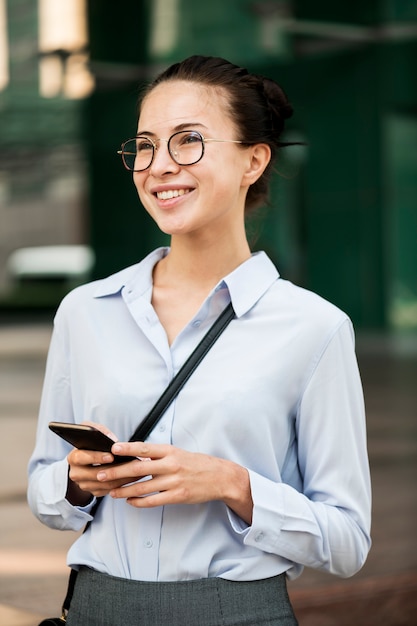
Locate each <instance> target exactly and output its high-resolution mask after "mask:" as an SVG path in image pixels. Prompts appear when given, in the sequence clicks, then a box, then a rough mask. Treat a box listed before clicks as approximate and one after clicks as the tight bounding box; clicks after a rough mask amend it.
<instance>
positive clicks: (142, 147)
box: [136, 139, 153, 152]
mask: <svg viewBox="0 0 417 626" xmlns="http://www.w3.org/2000/svg"><path fill="white" fill-rule="evenodd" d="M136 150H137V152H146V151H149V150H153V144H152V142H150V141H149V140H147V139H140V140H137V141H136Z"/></svg>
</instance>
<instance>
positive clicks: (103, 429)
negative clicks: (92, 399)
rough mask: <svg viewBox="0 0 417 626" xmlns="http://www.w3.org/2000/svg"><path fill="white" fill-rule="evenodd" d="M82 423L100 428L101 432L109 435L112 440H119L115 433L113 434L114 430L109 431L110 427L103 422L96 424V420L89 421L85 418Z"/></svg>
mask: <svg viewBox="0 0 417 626" xmlns="http://www.w3.org/2000/svg"><path fill="white" fill-rule="evenodd" d="M82 424H85V425H86V426H92V427H93V428H96V429H97V430H100V431H101V432H102V433H104V434H105V435H107V437H110V439H113V441H119V438H118V437H117V435H115V434H114V432H113V431H111V430H110V428H108V427H107V426H105V425H104V424H98V423H97V422H90V421H89V420H85V421H84V422H82Z"/></svg>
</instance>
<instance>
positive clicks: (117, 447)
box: [113, 443, 122, 452]
mask: <svg viewBox="0 0 417 626" xmlns="http://www.w3.org/2000/svg"><path fill="white" fill-rule="evenodd" d="M113 450H114V451H115V452H121V451H122V446H119V444H117V443H115V444H114V445H113Z"/></svg>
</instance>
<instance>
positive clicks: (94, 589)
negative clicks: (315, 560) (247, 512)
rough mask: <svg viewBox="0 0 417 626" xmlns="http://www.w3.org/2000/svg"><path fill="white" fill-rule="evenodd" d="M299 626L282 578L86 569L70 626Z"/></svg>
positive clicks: (80, 576) (76, 592) (81, 574)
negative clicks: (157, 576) (173, 577)
mask: <svg viewBox="0 0 417 626" xmlns="http://www.w3.org/2000/svg"><path fill="white" fill-rule="evenodd" d="M126 624H129V626H142V625H143V626H145V625H146V626H165V624H167V625H168V624H169V626H185V625H186V624H190V626H191V625H192V626H254V624H256V625H257V626H296V625H297V620H296V618H295V616H294V613H293V610H292V607H291V604H290V601H289V598H288V593H287V586H286V576H285V574H281V575H279V576H275V577H273V578H267V579H264V580H254V581H250V582H235V581H229V580H225V579H222V578H204V579H199V580H189V581H174V582H148V581H136V580H127V579H124V578H117V577H114V576H108V575H107V574H102V573H100V572H97V571H96V570H92V569H89V568H87V567H82V568H81V569H80V571H79V573H78V576H77V581H76V585H75V590H74V595H73V598H72V601H71V607H70V610H69V613H68V617H67V626H122V625H123V626H124V625H126Z"/></svg>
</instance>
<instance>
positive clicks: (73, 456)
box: [66, 422, 137, 506]
mask: <svg viewBox="0 0 417 626" xmlns="http://www.w3.org/2000/svg"><path fill="white" fill-rule="evenodd" d="M83 423H84V424H88V425H89V426H94V428H97V429H98V430H100V431H101V432H103V433H104V434H105V435H107V436H108V437H110V439H113V441H117V437H116V435H115V434H114V433H112V432H111V431H110V430H109V429H108V428H107V427H106V426H103V425H102V424H95V423H93V422H83ZM113 460H114V457H113V455H112V454H110V453H108V452H97V451H93V450H78V449H77V448H74V449H73V450H72V451H71V452H70V453H69V454H68V456H67V461H68V465H69V471H68V486H67V493H66V498H67V500H68V501H69V502H70V503H71V504H72V505H74V506H85V505H86V504H88V503H89V502H90V501H91V500H92V497H93V496H96V497H101V496H105V495H107V494H108V493H109V491H110V490H111V489H114V488H115V487H119V486H121V485H123V484H125V483H126V482H131V481H132V480H137V479H136V476H135V475H130V476H129V478H127V479H126V478H124V479H119V480H115V481H112V482H110V483H106V482H104V483H103V481H98V480H97V472H98V467H97V466H98V465H108V464H110V463H112V462H113ZM126 465H128V463H126Z"/></svg>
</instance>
